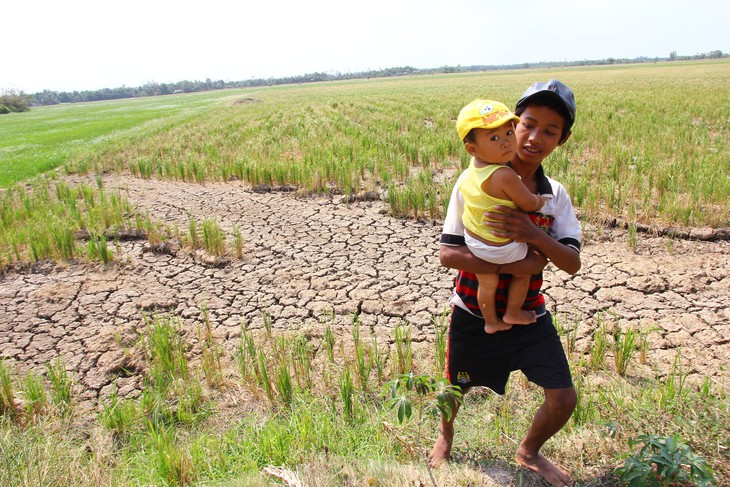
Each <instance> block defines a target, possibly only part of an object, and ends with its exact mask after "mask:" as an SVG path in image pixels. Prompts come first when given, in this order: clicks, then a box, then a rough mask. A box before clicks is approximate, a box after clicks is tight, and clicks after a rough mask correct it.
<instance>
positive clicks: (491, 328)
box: [484, 320, 512, 335]
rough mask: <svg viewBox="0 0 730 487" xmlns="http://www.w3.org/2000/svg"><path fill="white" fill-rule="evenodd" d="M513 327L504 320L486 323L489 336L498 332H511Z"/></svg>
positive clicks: (485, 326) (485, 327) (485, 328)
mask: <svg viewBox="0 0 730 487" xmlns="http://www.w3.org/2000/svg"><path fill="white" fill-rule="evenodd" d="M510 328H512V325H510V324H507V323H505V322H504V321H502V320H497V321H494V322H492V321H484V331H485V332H487V333H488V334H490V335H491V334H492V333H497V332H498V331H504V330H509V329H510Z"/></svg>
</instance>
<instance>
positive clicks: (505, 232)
mask: <svg viewBox="0 0 730 487" xmlns="http://www.w3.org/2000/svg"><path fill="white" fill-rule="evenodd" d="M494 209H495V210H496V211H488V212H486V213H485V214H484V225H486V226H487V227H489V228H490V229H491V230H492V232H494V235H496V236H497V237H502V238H508V239H510V240H515V241H517V242H526V243H533V242H534V241H535V236H536V235H537V234H536V232H540V231H541V230H540V229H539V228H537V227H536V226H535V224H534V223H532V220H530V217H529V215H528V214H527V213H524V212H522V211H519V210H515V209H514V208H509V207H507V206H501V205H500V206H496V207H495V208H494ZM492 220H494V221H492Z"/></svg>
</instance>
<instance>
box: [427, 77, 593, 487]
mask: <svg viewBox="0 0 730 487" xmlns="http://www.w3.org/2000/svg"><path fill="white" fill-rule="evenodd" d="M515 114H516V115H518V116H519V117H520V123H519V124H518V125H517V127H516V129H515V135H516V137H517V146H516V147H517V150H516V151H515V154H514V157H513V158H512V169H514V170H515V172H516V173H517V174H519V175H520V177H521V178H522V182H523V183H524V184H525V186H527V189H529V190H530V191H531V192H532V193H535V194H544V195H549V196H551V197H550V198H548V200H547V201H546V203H545V205H544V206H543V208H542V209H541V210H540V214H539V215H534V214H533V215H527V214H525V213H523V212H520V211H517V210H514V209H511V208H507V207H499V208H498V209H499V211H500V212H501V213H496V212H488V213H487V214H486V215H485V217H486V219H485V225H487V226H489V227H490V228H491V229H492V231H493V232H494V233H495V235H497V236H501V237H505V238H510V239H513V240H516V241H518V242H525V243H527V244H529V245H530V246H531V247H533V248H536V249H538V250H539V252H540V254H537V253H535V252H530V253H528V257H527V258H526V259H522V260H520V261H517V262H513V263H511V264H505V265H503V266H501V269H500V266H498V265H495V264H491V263H489V262H486V261H483V260H481V259H479V258H478V257H475V256H474V255H473V254H472V253H471V252H469V249H468V248H467V247H466V245H465V243H464V227H463V224H462V222H461V213H462V211H461V206H462V204H463V202H462V201H461V195H460V193H459V191H458V190H457V191H454V192H453V193H452V196H451V201H450V202H449V208H448V211H447V214H446V218H445V220H444V230H443V233H442V234H441V248H440V251H439V259H440V261H441V264H442V265H444V266H446V267H449V268H452V269H459V272H458V274H457V277H456V280H455V283H456V286H455V289H454V294H453V295H452V298H451V303H452V305H453V307H452V313H451V324H450V326H449V341H448V344H447V346H448V365H447V370H446V374H447V377H448V378H449V380H450V381H451V383H452V384H454V385H458V386H460V387H461V388H462V390H463V391H464V392H466V391H468V389H469V388H470V387H472V386H487V387H489V388H491V389H492V390H493V391H495V392H497V393H499V394H504V392H505V385H506V383H507V380H508V378H509V375H510V373H511V372H512V371H513V370H521V371H522V372H523V373H524V374H525V375H526V376H527V378H528V379H529V380H530V381H531V382H534V383H535V384H537V385H538V386H540V387H541V388H542V389H543V393H544V398H545V402H544V403H543V404H542V406H540V408H539V409H538V411H537V412H536V414H535V416H534V418H533V420H532V424H531V425H530V428H529V429H528V431H527V433H526V434H525V437H524V438H523V439H522V441H521V442H520V444H519V446H518V448H517V452H516V455H515V460H516V461H517V463H518V464H519V465H522V466H524V467H526V468H528V469H530V470H532V471H534V472H536V473H538V474H539V475H540V476H542V477H543V478H544V479H545V480H546V481H547V482H549V483H550V484H552V485H559V486H564V485H572V484H573V482H572V480H571V478H570V476H569V475H568V473H567V472H565V470H563V469H562V468H560V467H558V466H557V465H555V464H553V463H552V462H551V461H549V460H548V459H547V458H545V457H544V456H542V454H541V453H540V448H542V446H543V445H544V444H545V442H546V441H547V440H548V439H550V438H551V437H552V436H553V435H554V434H555V433H557V432H558V431H560V429H561V428H562V427H563V426H564V425H565V423H566V422H567V421H568V419H569V418H570V416H571V414H572V413H573V410H574V409H575V405H576V401H577V396H576V392H575V389H574V388H573V385H572V379H571V376H570V368H569V367H568V360H567V358H566V356H565V351H564V350H563V347H562V344H561V343H560V337H559V336H558V334H557V332H556V331H555V327H554V326H553V324H552V320H551V317H550V313H549V312H547V310H546V308H545V300H544V298H543V296H542V295H541V294H540V287H541V286H542V269H543V267H544V266H545V263H546V260H545V258H547V259H549V260H550V261H551V262H552V263H553V264H554V265H555V266H556V267H558V268H559V269H562V270H563V271H565V272H568V273H569V274H575V273H576V272H578V270H579V269H580V240H581V235H580V230H581V228H580V223H579V222H578V220H577V218H576V217H575V213H574V212H573V206H572V204H571V202H570V197H569V196H568V194H567V192H566V191H565V188H564V187H563V186H562V185H561V184H560V183H558V182H557V181H555V180H553V179H550V178H548V177H546V176H545V174H544V172H543V169H542V162H543V160H545V158H546V157H548V156H549V155H550V153H552V151H553V150H555V148H557V147H558V146H560V145H562V144H564V143H565V142H566V141H567V140H568V138H569V137H570V129H571V127H572V125H573V122H574V120H575V100H574V98H573V92H572V91H571V90H570V89H569V88H568V87H567V86H565V85H564V84H563V83H561V82H560V81H556V80H551V81H548V82H545V83H535V84H534V85H532V86H530V87H529V88H528V89H527V90H526V91H525V92H524V94H523V95H522V97H521V98H520V100H519V101H518V102H517V108H516V109H515ZM457 184H458V183H457ZM489 219H491V220H493V221H490V220H489ZM543 229H545V230H547V232H546V231H544V230H543ZM543 256H544V257H543ZM498 270H500V271H501V272H503V273H507V274H509V273H516V274H524V273H528V274H533V276H532V279H531V282H530V289H529V291H528V295H527V299H526V300H525V305H524V306H523V307H524V308H526V309H532V310H533V311H535V313H536V314H537V317H538V318H537V321H536V322H535V323H534V324H532V325H528V326H515V327H512V328H510V329H509V330H506V331H504V332H500V333H496V334H491V335H489V334H486V333H484V319H483V318H482V317H481V313H480V310H479V306H478V304H477V302H476V293H477V290H476V287H477V281H476V276H475V274H489V273H496V272H497V271H498ZM508 277H509V276H508V275H506V274H500V278H501V279H502V280H506V279H507V278H508ZM503 289H504V286H502V284H501V283H500V287H499V290H500V291H503ZM504 299H505V297H504V296H503V292H500V293H498V305H499V304H500V303H501V302H503V301H504ZM498 307H499V306H498ZM458 406H459V404H458V403H457V404H455V409H454V414H453V416H452V417H451V418H450V419H448V420H447V419H446V417H444V416H442V417H441V424H440V426H439V437H438V439H437V440H436V443H435V444H434V447H433V449H432V450H431V454H430V455H429V464H430V465H431V466H432V467H435V466H437V465H439V464H440V463H442V462H443V461H444V460H448V459H449V457H450V454H451V447H452V445H453V441H454V420H455V417H456V413H457V412H458Z"/></svg>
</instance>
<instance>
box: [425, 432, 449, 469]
mask: <svg viewBox="0 0 730 487" xmlns="http://www.w3.org/2000/svg"><path fill="white" fill-rule="evenodd" d="M453 442H454V434H453V431H452V432H451V434H450V435H449V434H448V432H447V433H446V434H444V433H439V437H438V438H437V439H436V443H434V445H433V448H432V449H431V453H430V454H429V455H428V466H429V467H431V468H436V467H438V466H440V465H441V464H442V463H444V462H448V461H449V460H451V445H452V444H453Z"/></svg>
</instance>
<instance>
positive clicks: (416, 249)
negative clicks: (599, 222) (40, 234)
mask: <svg viewBox="0 0 730 487" xmlns="http://www.w3.org/2000/svg"><path fill="white" fill-rule="evenodd" d="M80 179H83V178H76V181H78V180H80ZM104 184H105V187H106V188H108V189H111V188H119V189H122V190H124V191H127V192H128V198H129V201H130V202H131V203H132V204H133V205H135V206H136V207H137V208H138V209H139V210H141V211H142V212H144V211H149V212H150V215H151V216H152V218H153V219H156V220H158V221H161V222H164V223H166V224H169V225H171V226H173V225H175V224H176V225H178V227H179V228H181V229H182V230H181V231H186V229H187V226H188V222H189V214H190V215H192V216H194V217H195V218H196V219H197V221H202V220H204V219H211V218H214V219H216V220H217V221H218V222H219V224H220V225H221V228H222V229H223V230H224V231H225V232H226V233H227V234H228V235H230V234H231V233H232V229H233V226H234V225H238V226H239V227H240V229H241V233H242V235H243V237H244V239H245V245H244V254H245V255H244V257H243V259H241V260H237V259H232V260H231V262H230V263H228V265H225V266H222V267H220V266H219V267H217V266H214V265H211V263H210V262H207V263H206V262H204V261H203V260H201V259H200V258H196V257H195V256H194V255H192V254H191V253H190V252H186V251H178V252H175V251H172V252H167V253H164V252H149V251H147V250H149V245H148V244H147V243H146V242H144V241H139V240H138V241H131V242H122V243H121V244H120V245H119V247H118V248H117V249H115V253H116V254H117V255H116V257H117V258H118V260H119V261H120V263H119V264H116V265H109V266H101V265H88V264H66V265H53V264H49V265H48V266H46V267H47V268H44V266H42V265H40V266H35V267H34V268H33V269H34V270H26V271H11V272H8V273H6V274H4V275H2V274H0V309H1V310H2V313H1V314H0V356H2V357H5V358H7V359H10V360H11V361H12V362H13V363H14V365H15V366H16V367H17V368H18V369H19V370H24V369H25V370H27V369H29V368H33V369H37V370H39V371H42V370H43V367H44V366H45V364H46V363H48V362H50V361H52V360H54V359H55V358H56V357H62V358H63V360H64V361H65V363H66V366H67V368H68V369H69V370H70V371H73V372H74V374H75V380H76V390H75V392H76V396H77V397H78V399H79V401H80V402H81V405H82V409H93V408H95V407H96V405H97V401H98V399H99V398H100V397H105V396H107V395H108V394H110V393H111V391H112V390H113V388H114V387H115V385H114V382H115V381H116V386H117V387H119V395H120V396H121V397H125V396H130V395H136V394H138V393H139V388H140V386H141V383H142V360H141V359H140V358H139V357H135V356H134V355H135V354H141V351H138V350H135V347H133V344H134V342H135V341H136V340H137V337H138V333H139V332H140V331H141V330H142V329H143V327H144V320H143V313H152V312H154V311H157V312H165V313H170V314H174V315H175V316H178V317H180V318H181V320H182V323H183V332H184V334H185V340H186V341H187V342H188V343H191V344H193V346H192V349H191V355H193V356H195V355H196V354H197V353H199V351H200V349H199V347H198V346H196V345H195V344H196V343H197V326H198V324H199V323H201V321H202V317H201V307H203V306H205V307H207V309H208V314H209V319H210V320H211V322H212V323H213V327H214V336H215V337H216V338H217V339H218V340H219V341H220V342H221V343H222V344H223V345H224V347H225V348H226V349H227V350H228V351H229V352H233V350H234V348H235V347H236V346H237V344H238V341H239V337H240V333H241V320H242V319H245V320H246V321H247V323H248V326H249V327H250V328H260V327H262V323H263V318H262V310H268V312H269V313H270V314H271V316H272V318H273V327H274V328H275V329H278V330H284V329H289V330H291V329H304V328H306V329H307V330H308V333H310V334H312V335H313V336H321V335H322V332H323V330H322V326H320V325H319V323H320V318H321V317H322V316H325V315H326V314H327V313H328V312H330V311H331V310H334V311H335V313H337V318H336V329H338V330H339V332H340V333H341V335H342V336H347V335H349V333H350V330H349V328H348V324H350V323H351V317H350V316H349V315H350V314H351V313H353V312H357V313H359V316H360V319H361V322H362V323H363V325H365V326H368V327H370V329H371V330H373V332H374V333H377V334H378V335H379V337H382V340H380V343H391V342H392V336H393V329H394V328H395V327H396V325H398V324H399V323H401V322H403V321H405V322H407V323H409V324H410V325H411V329H412V332H411V333H412V337H413V339H414V342H415V346H416V347H417V346H419V345H420V346H423V347H425V346H426V345H428V346H429V347H430V344H431V343H432V341H433V339H434V331H433V330H434V329H433V315H439V314H441V313H442V312H443V310H444V307H445V306H446V305H447V299H448V297H449V294H450V292H451V288H452V281H453V277H454V271H452V270H450V269H445V268H443V267H441V265H440V264H439V260H438V247H439V245H438V240H439V235H440V231H441V224H440V222H417V221H413V220H403V219H397V218H392V217H390V216H388V215H387V214H386V208H385V206H384V204H383V203H381V202H379V201H364V202H353V203H347V202H345V200H344V197H341V196H316V197H311V196H307V197H298V196H296V195H294V194H292V193H282V192H269V193H257V192H254V191H252V189H251V188H250V187H248V186H244V185H242V184H238V183H226V184H217V183H209V184H205V185H198V184H185V183H179V182H166V181H151V180H140V179H135V178H132V177H130V176H125V175H107V176H105V177H104ZM729 256H730V242H728V241H717V242H700V241H687V240H672V239H669V238H666V237H651V236H647V235H639V236H638V242H637V245H636V248H635V249H631V248H630V246H629V243H628V239H627V236H626V234H625V232H623V231H620V230H607V229H601V228H597V227H592V226H586V229H585V235H584V246H583V252H582V260H583V267H582V269H581V270H580V272H579V273H578V274H577V275H575V276H569V275H567V274H565V273H563V272H562V271H558V270H557V269H555V268H554V267H551V266H549V267H548V268H547V269H546V271H545V286H544V294H545V295H546V298H547V301H548V306H549V309H551V311H553V313H554V314H555V315H556V316H557V317H558V319H559V320H561V323H562V324H563V326H565V327H573V326H577V332H576V334H575V338H576V352H575V353H588V351H589V347H590V342H591V338H592V336H593V333H594V331H595V330H596V328H597V327H598V326H599V322H603V323H619V324H620V325H621V326H635V327H638V328H640V329H643V330H649V329H653V330H654V331H653V332H652V333H651V334H650V335H649V350H648V353H647V360H646V363H645V364H643V365H642V364H640V363H639V361H638V360H636V359H635V360H634V361H633V362H632V366H630V367H629V375H631V374H642V375H647V374H648V375H649V376H659V377H661V376H663V375H666V374H667V372H668V371H669V370H671V367H672V364H673V363H674V361H675V357H676V356H677V352H678V351H681V354H682V359H683V362H682V363H683V365H684V366H685V367H686V368H687V370H688V372H689V373H690V375H691V376H696V377H702V376H711V377H712V378H714V379H716V381H717V383H718V384H724V383H725V382H726V379H727V377H728V371H727V368H726V367H727V362H728V358H730V338H729V337H730V309H728V305H727V302H728V297H729V296H730V258H728V257H729ZM125 350H126V352H125ZM130 350H131V351H132V354H131V355H130ZM608 367H609V370H610V367H611V366H610V365H609V366H608ZM640 369H643V370H640ZM84 405H85V407H84Z"/></svg>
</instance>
